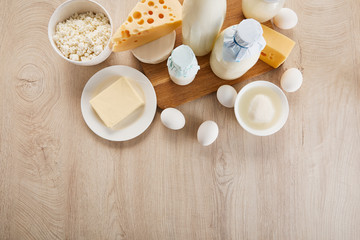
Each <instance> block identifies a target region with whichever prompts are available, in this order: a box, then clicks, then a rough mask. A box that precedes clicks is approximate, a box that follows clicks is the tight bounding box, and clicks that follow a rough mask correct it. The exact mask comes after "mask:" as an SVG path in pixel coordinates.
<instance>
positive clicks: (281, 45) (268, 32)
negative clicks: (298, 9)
mask: <svg viewBox="0 0 360 240" xmlns="http://www.w3.org/2000/svg"><path fill="white" fill-rule="evenodd" d="M261 26H262V28H263V31H264V33H263V36H264V38H265V40H266V46H265V48H264V50H262V52H261V54H260V60H262V61H263V62H265V63H267V64H269V65H270V66H272V67H273V68H278V67H279V66H280V65H281V64H283V63H284V62H285V60H286V59H287V57H288V56H289V55H290V53H291V51H292V49H293V48H294V46H295V42H294V41H293V40H291V39H290V38H288V37H286V36H284V35H283V34H281V33H279V32H276V31H275V30H273V29H271V28H269V27H267V26H264V25H261Z"/></svg>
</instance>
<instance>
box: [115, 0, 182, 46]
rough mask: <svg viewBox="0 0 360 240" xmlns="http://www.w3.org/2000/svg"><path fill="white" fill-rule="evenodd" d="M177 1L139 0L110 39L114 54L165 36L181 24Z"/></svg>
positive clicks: (180, 7) (180, 10) (180, 9)
mask: <svg viewBox="0 0 360 240" xmlns="http://www.w3.org/2000/svg"><path fill="white" fill-rule="evenodd" d="M181 12H182V6H181V4H180V3H179V1H178V0H141V1H139V2H138V3H137V5H136V6H135V8H134V9H133V10H132V11H131V12H130V14H129V16H128V18H127V20H126V21H125V22H124V23H123V24H122V25H121V26H120V28H119V29H118V30H117V31H116V33H115V34H114V36H113V37H112V39H111V46H112V50H113V51H114V52H120V51H125V50H130V49H134V48H136V47H139V46H142V45H144V44H146V43H148V42H151V41H154V40H156V39H158V38H161V37H162V36H165V35H167V34H169V33H171V32H172V31H174V29H175V28H177V27H179V26H180V25H181V22H182V20H181V19H182V18H181Z"/></svg>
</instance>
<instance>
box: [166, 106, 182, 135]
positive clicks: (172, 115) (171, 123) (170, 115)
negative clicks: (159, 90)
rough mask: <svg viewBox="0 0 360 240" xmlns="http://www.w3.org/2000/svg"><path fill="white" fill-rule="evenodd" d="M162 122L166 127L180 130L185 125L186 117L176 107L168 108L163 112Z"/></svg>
mask: <svg viewBox="0 0 360 240" xmlns="http://www.w3.org/2000/svg"><path fill="white" fill-rule="evenodd" d="M160 118H161V122H162V123H163V124H164V126H165V127H167V128H170V129H172V130H179V129H182V128H183V127H184V126H185V117H184V115H183V114H182V112H180V111H179V110H177V109H175V108H166V109H165V110H163V111H162V112H161V116H160Z"/></svg>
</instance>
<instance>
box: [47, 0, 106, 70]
mask: <svg viewBox="0 0 360 240" xmlns="http://www.w3.org/2000/svg"><path fill="white" fill-rule="evenodd" d="M112 26H113V25H112V20H111V17H110V15H109V13H108V12H107V11H106V9H105V8H104V7H103V6H101V5H100V4H99V3H97V2H95V1H92V0H69V1H66V2H64V3H63V4H61V5H60V6H59V7H58V8H56V10H55V11H54V13H53V15H52V16H51V18H50V21H49V25H48V37H49V40H50V43H51V45H52V46H53V48H54V50H55V51H56V52H57V53H58V54H59V56H60V57H62V58H63V59H65V60H66V61H68V62H70V63H73V64H76V65H81V66H93V65H96V64H99V63H101V62H103V61H105V60H106V59H107V58H108V57H109V56H110V54H111V52H112V51H111V49H110V48H109V43H110V39H111V36H112V32H113V30H112Z"/></svg>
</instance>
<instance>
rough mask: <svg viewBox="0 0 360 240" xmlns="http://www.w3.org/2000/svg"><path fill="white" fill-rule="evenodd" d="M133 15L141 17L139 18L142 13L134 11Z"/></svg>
mask: <svg viewBox="0 0 360 240" xmlns="http://www.w3.org/2000/svg"><path fill="white" fill-rule="evenodd" d="M133 17H134V18H135V19H139V18H141V13H140V12H134V13H133Z"/></svg>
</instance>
